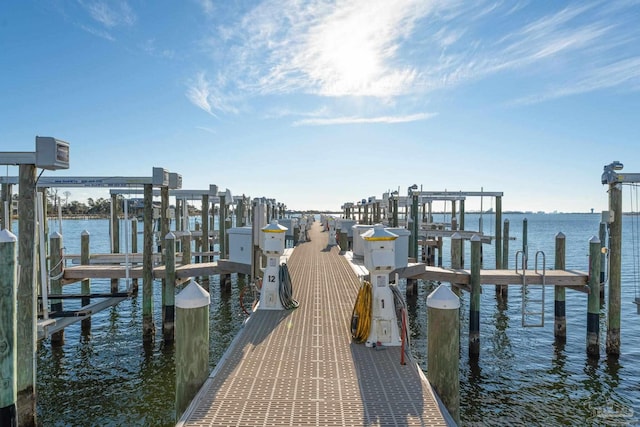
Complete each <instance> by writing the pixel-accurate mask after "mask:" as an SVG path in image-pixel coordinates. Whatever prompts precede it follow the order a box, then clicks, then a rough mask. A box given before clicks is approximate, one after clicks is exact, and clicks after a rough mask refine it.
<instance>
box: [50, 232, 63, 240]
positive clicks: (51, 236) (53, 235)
mask: <svg viewBox="0 0 640 427" xmlns="http://www.w3.org/2000/svg"><path fill="white" fill-rule="evenodd" d="M49 238H51V239H61V238H62V234H60V233H58V232H57V231H54V232H53V233H51V235H50V236H49Z"/></svg>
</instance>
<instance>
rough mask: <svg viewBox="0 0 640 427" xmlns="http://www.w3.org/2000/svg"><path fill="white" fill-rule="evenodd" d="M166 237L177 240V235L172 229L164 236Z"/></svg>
mask: <svg viewBox="0 0 640 427" xmlns="http://www.w3.org/2000/svg"><path fill="white" fill-rule="evenodd" d="M164 238H165V239H171V240H175V238H176V235H175V234H173V232H172V231H170V232H168V233H167V235H166V236H164Z"/></svg>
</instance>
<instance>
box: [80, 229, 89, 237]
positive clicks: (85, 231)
mask: <svg viewBox="0 0 640 427" xmlns="http://www.w3.org/2000/svg"><path fill="white" fill-rule="evenodd" d="M90 234H91V233H89V231H88V230H84V231H83V232H82V233H80V235H81V236H89V235H90Z"/></svg>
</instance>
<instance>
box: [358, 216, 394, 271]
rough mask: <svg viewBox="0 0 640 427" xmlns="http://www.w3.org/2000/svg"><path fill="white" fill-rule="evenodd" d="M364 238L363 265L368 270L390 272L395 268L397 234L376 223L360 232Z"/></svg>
mask: <svg viewBox="0 0 640 427" xmlns="http://www.w3.org/2000/svg"><path fill="white" fill-rule="evenodd" d="M362 238H363V240H364V266H365V267H366V268H367V270H369V272H371V273H373V272H381V271H388V272H391V271H393V270H395V268H396V267H395V264H396V262H395V260H396V255H395V246H396V244H395V240H396V239H397V238H398V235H397V234H393V233H391V232H390V231H387V230H385V229H384V227H383V226H382V225H381V224H376V225H374V226H373V228H372V229H371V230H368V231H366V232H365V233H363V234H362Z"/></svg>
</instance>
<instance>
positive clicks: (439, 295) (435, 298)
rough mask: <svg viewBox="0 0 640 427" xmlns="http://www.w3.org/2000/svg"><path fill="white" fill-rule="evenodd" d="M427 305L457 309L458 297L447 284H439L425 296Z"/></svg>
mask: <svg viewBox="0 0 640 427" xmlns="http://www.w3.org/2000/svg"><path fill="white" fill-rule="evenodd" d="M427 307H430V308H441V309H445V310H457V309H459V308H460V298H458V296H457V295H456V294H454V293H453V292H451V289H449V288H448V287H447V286H445V285H440V286H438V288H437V289H436V290H435V291H433V292H431V293H430V294H429V296H428V297H427Z"/></svg>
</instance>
